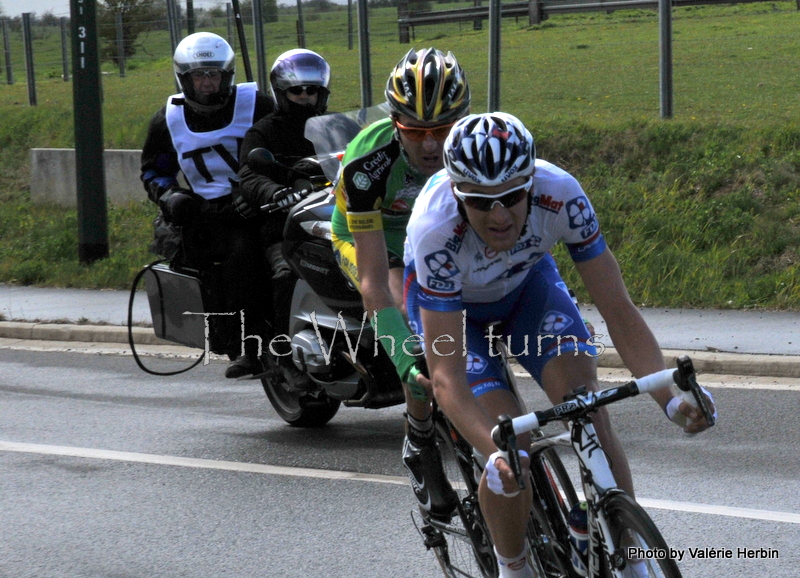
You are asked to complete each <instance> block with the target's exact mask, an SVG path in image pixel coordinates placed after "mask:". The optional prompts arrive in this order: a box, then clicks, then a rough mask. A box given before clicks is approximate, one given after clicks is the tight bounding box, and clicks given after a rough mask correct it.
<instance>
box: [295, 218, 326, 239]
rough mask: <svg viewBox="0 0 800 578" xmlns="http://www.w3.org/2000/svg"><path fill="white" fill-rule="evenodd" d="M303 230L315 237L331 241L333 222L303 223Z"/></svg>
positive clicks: (301, 224)
mask: <svg viewBox="0 0 800 578" xmlns="http://www.w3.org/2000/svg"><path fill="white" fill-rule="evenodd" d="M300 226H301V227H303V230H304V231H305V232H306V233H308V234H309V235H311V236H313V237H317V238H319V239H325V240H326V241H330V240H331V239H332V236H331V222H330V221H303V222H302V223H300Z"/></svg>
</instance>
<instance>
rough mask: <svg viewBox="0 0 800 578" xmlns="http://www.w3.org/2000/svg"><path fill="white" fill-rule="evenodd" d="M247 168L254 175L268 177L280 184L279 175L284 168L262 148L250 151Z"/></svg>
mask: <svg viewBox="0 0 800 578" xmlns="http://www.w3.org/2000/svg"><path fill="white" fill-rule="evenodd" d="M247 166H248V167H250V170H252V171H253V172H255V173H258V174H259V175H264V176H267V177H270V178H271V179H273V180H275V181H278V182H282V179H281V178H280V177H281V176H282V175H281V173H282V172H283V171H285V170H286V168H285V167H284V166H283V165H281V164H280V163H279V162H278V161H276V160H275V157H274V156H273V154H272V153H271V152H269V151H268V150H267V149H265V148H263V147H258V148H255V149H253V150H251V151H250V152H249V153H248V155H247Z"/></svg>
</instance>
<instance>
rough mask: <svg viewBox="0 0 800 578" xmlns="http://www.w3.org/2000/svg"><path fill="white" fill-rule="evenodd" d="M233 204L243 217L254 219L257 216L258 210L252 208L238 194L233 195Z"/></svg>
mask: <svg viewBox="0 0 800 578" xmlns="http://www.w3.org/2000/svg"><path fill="white" fill-rule="evenodd" d="M233 206H234V207H236V211H237V212H238V213H239V214H240V215H241V216H242V218H244V219H248V220H249V219H255V218H257V217H258V216H259V211H258V210H257V209H254V208H253V207H252V206H251V205H250V204H249V203H248V202H247V201H245V200H244V199H243V198H242V197H240V196H237V197H234V199H233Z"/></svg>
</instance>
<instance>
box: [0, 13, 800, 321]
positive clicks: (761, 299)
mask: <svg viewBox="0 0 800 578" xmlns="http://www.w3.org/2000/svg"><path fill="white" fill-rule="evenodd" d="M451 6H454V5H450V4H448V5H444V7H451ZM306 16H307V19H306V23H305V24H306V26H305V27H306V34H307V36H306V39H307V40H306V42H307V44H306V45H307V47H308V48H311V49H313V50H316V51H317V52H320V53H321V54H322V55H323V56H325V57H326V59H328V61H329V62H330V63H331V66H332V69H333V81H332V93H333V96H332V98H331V109H332V110H350V109H353V108H357V107H358V106H359V105H360V91H361V80H360V75H359V56H358V50H357V39H356V40H355V42H356V49H354V50H348V47H347V23H346V12H345V11H344V10H338V11H335V12H330V13H324V14H311V15H309V14H306ZM673 16H674V22H673V34H674V44H673V58H674V95H675V97H674V103H675V107H674V109H675V115H674V118H673V119H671V120H661V119H660V118H659V93H658V89H659V87H658V83H659V71H658V61H659V55H658V18H657V15H656V13H654V12H650V11H627V12H616V13H613V14H606V13H590V14H585V15H573V16H560V17H552V18H550V19H549V20H547V21H545V22H544V23H542V24H541V25H539V26H535V27H530V26H528V23H527V20H524V21H523V19H520V20H518V21H515V20H514V19H505V20H504V21H503V30H502V71H501V108H502V109H503V110H506V111H508V112H512V113H514V114H516V115H517V116H519V117H520V118H521V119H522V120H523V121H525V122H526V124H527V125H528V126H529V127H530V128H531V130H532V132H533V134H534V136H535V137H536V140H537V145H538V151H539V156H540V157H541V158H545V159H547V160H550V161H552V162H555V163H556V164H559V165H560V166H563V167H564V168H565V169H567V170H569V171H571V172H573V174H575V175H576V176H577V177H578V178H579V180H580V181H581V183H582V184H583V186H584V188H585V189H586V191H587V193H588V194H589V196H590V198H591V199H592V202H593V203H594V205H595V207H596V209H597V211H598V213H599V215H600V219H601V225H602V227H603V229H604V231H605V233H606V236H607V238H608V240H609V242H610V244H611V246H612V248H613V249H614V251H615V254H616V255H617V258H618V259H619V260H620V263H621V265H622V267H623V273H624V275H625V277H626V280H627V282H628V284H629V288H630V290H631V293H632V295H633V297H634V300H635V301H636V302H637V303H638V304H641V305H647V306H694V307H734V308H752V307H763V308H786V309H800V98H798V94H800V75H798V74H797V72H796V68H797V65H796V61H797V59H796V55H797V54H799V53H800V34H798V28H800V12H798V11H797V5H796V3H795V2H774V3H771V2H759V3H753V4H739V5H733V6H716V7H694V8H684V9H675V10H674V11H673ZM395 19H396V11H395V10H394V9H388V8H387V9H377V10H372V11H371V12H370V49H371V50H370V54H371V67H372V71H373V74H372V95H373V102H380V101H381V100H382V98H383V97H382V90H383V83H384V81H385V78H386V75H387V74H388V71H389V70H390V69H391V67H392V66H393V65H394V64H395V63H396V62H397V60H398V59H399V58H400V57H401V56H402V55H403V54H404V53H405V51H406V50H408V48H409V46H408V45H401V44H399V43H398V38H397V26H396V21H395ZM484 28H486V26H484ZM214 31H216V32H218V33H221V34H223V35H224V34H225V29H224V28H222V27H220V28H218V29H214ZM265 33H266V38H267V55H266V58H265V61H266V62H267V63H268V64H271V62H272V60H274V58H275V57H276V56H277V55H278V54H279V53H280V52H282V51H283V50H286V49H289V48H294V47H295V46H296V44H295V42H296V40H295V36H294V22H293V21H292V20H291V19H290V18H285V17H284V16H282V19H281V21H280V22H279V23H277V24H274V25H273V24H270V25H266V26H265ZM415 33H416V38H415V40H414V41H413V44H412V45H413V46H417V47H422V46H429V45H432V46H436V47H437V48H440V49H444V50H452V51H453V52H454V53H455V54H456V56H457V57H458V58H459V61H460V62H461V64H462V66H463V67H464V68H465V70H466V71H467V75H468V78H469V79H470V84H471V87H472V92H473V110H474V111H482V110H486V94H487V85H488V75H487V62H488V57H487V47H488V33H487V31H486V30H483V31H474V30H472V26H471V23H469V24H460V25H459V24H455V23H454V24H449V25H444V26H425V27H418V28H417V29H416V31H415ZM145 45H146V49H147V50H146V53H145V52H144V51H141V52H140V53H139V54H137V56H136V57H135V58H134V59H132V60H131V61H130V62H129V63H128V67H127V74H126V77H125V78H120V77H119V75H118V74H117V73H116V70H115V69H114V68H113V67H112V66H111V65H110V64H104V65H103V70H104V75H103V90H104V135H103V136H104V142H105V146H106V147H107V148H140V147H141V145H142V142H143V140H144V135H145V132H146V127H147V123H148V120H149V118H150V116H151V115H152V114H153V113H154V112H155V110H157V109H158V108H159V107H160V106H162V105H163V103H164V102H165V100H166V96H167V95H168V94H171V93H172V92H174V90H175V84H174V77H173V76H172V73H171V64H170V57H169V39H168V36H167V34H166V33H165V32H151V33H149V34H148V35H147V38H146V41H145ZM34 51H35V54H36V55H37V56H36V57H37V67H36V70H37V77H38V79H37V96H38V102H39V106H37V107H30V106H28V104H27V87H26V85H25V82H24V66H22V67H17V68H16V73H15V74H16V77H17V82H16V83H15V84H14V85H12V86H8V85H3V86H2V87H0V114H1V115H2V117H3V119H4V122H3V123H2V125H0V171H1V172H0V191H1V192H0V198H2V199H3V201H4V202H3V203H1V204H0V237H3V238H4V239H12V240H13V241H12V242H11V243H7V242H4V243H3V244H2V245H1V246H0V281H3V282H11V283H35V284H49V285H63V286H93V287H125V286H127V285H128V284H129V283H130V280H131V279H132V278H133V275H134V274H135V272H136V271H137V270H138V268H139V267H140V266H141V265H142V264H144V263H146V262H148V261H149V260H150V258H151V256H149V255H148V254H147V253H146V246H147V243H148V240H149V236H150V221H151V220H152V217H153V216H154V210H153V208H152V207H150V206H147V204H146V203H144V202H143V203H141V204H139V205H134V206H130V207H112V208H111V209H110V212H109V228H110V236H111V239H110V244H111V246H110V251H111V257H110V258H109V259H106V260H103V261H101V262H98V263H95V264H94V265H92V266H90V267H86V266H83V265H80V264H79V263H78V262H77V238H76V237H77V225H76V215H75V212H74V211H69V210H65V209H60V208H56V207H35V206H32V205H31V204H30V203H29V202H27V193H28V190H27V186H28V179H29V174H28V171H29V168H28V160H27V159H28V149H29V148H31V147H70V146H72V144H73V136H72V135H73V126H72V83H71V82H67V83H65V82H63V81H62V80H61V79H60V74H61V64H60V60H59V59H60V45H59V38H58V35H57V34H56V33H54V34H51V35H49V36H47V37H46V38H42V39H41V40H37V43H36V44H35V45H34ZM17 52H18V51H17ZM251 55H252V51H251ZM17 56H18V57H21V54H17ZM38 62H41V64H38ZM254 69H255V63H254ZM238 70H239V74H238V80H239V81H242V80H244V78H243V76H244V75H243V73H242V70H243V69H242V67H241V64H240V66H239V68H238ZM143 197H144V195H143ZM558 258H559V262H560V263H562V273H564V275H565V277H566V279H567V280H568V282H569V283H570V284H572V285H576V288H578V289H580V287H579V283H578V281H577V279H576V277H575V273H574V271H573V269H572V267H571V266H569V265H568V263H567V261H568V258H567V257H566V256H565V255H564V254H559V256H558ZM578 292H579V295H580V296H583V294H582V293H581V291H580V290H579V291H578Z"/></svg>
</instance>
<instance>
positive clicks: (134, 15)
mask: <svg viewBox="0 0 800 578" xmlns="http://www.w3.org/2000/svg"><path fill="white" fill-rule="evenodd" d="M118 13H122V46H123V54H124V56H125V58H130V57H131V56H133V55H134V54H136V50H137V48H140V45H138V44H137V42H136V41H137V39H138V38H139V35H140V34H141V33H142V32H145V31H147V30H150V29H152V28H154V23H155V22H156V21H158V20H164V11H163V10H162V9H161V6H159V7H158V8H157V7H156V5H155V3H154V2H153V1H152V0H103V2H102V3H98V5H97V27H98V34H99V35H100V39H101V46H100V56H101V58H103V59H105V60H113V61H114V63H116V64H119V52H118V49H117V14H118Z"/></svg>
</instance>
